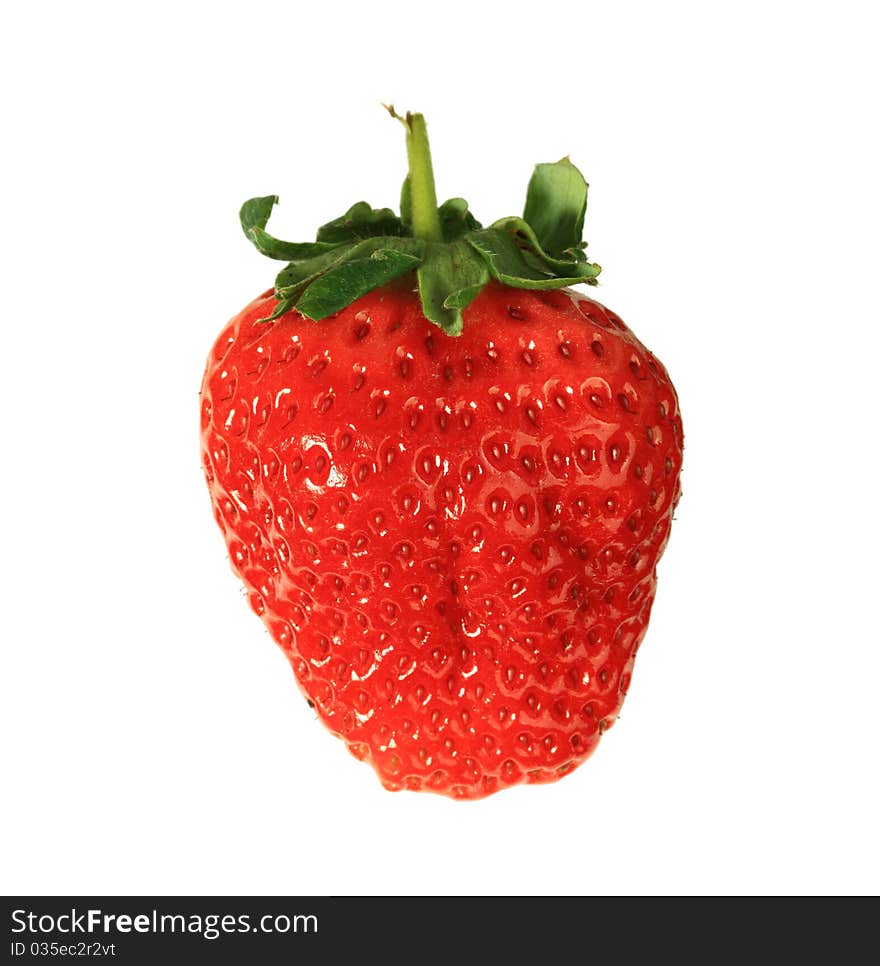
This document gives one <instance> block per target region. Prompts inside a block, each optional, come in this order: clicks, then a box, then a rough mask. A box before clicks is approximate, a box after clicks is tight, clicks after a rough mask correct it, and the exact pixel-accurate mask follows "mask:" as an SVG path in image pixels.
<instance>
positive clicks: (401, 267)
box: [239, 105, 601, 336]
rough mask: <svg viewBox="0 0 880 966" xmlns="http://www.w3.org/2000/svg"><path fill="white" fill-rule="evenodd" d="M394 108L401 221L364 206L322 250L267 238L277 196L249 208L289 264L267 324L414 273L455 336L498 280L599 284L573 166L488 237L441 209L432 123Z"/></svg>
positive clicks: (254, 237) (552, 171)
mask: <svg viewBox="0 0 880 966" xmlns="http://www.w3.org/2000/svg"><path fill="white" fill-rule="evenodd" d="M386 109H387V110H388V112H389V113H390V114H391V116H392V117H394V118H396V119H397V120H399V121H400V122H401V123H402V124H403V125H404V126H405V128H406V152H407V161H408V169H409V170H408V174H407V176H406V179H405V180H404V182H403V187H402V189H401V192H400V215H396V214H395V213H394V212H393V211H391V209H390V208H372V207H371V206H370V205H369V204H367V202H365V201H359V202H357V204H355V205H352V207H351V208H349V209H348V211H347V212H345V214H344V215H341V216H340V217H339V218H336V219H334V220H333V221H329V222H327V223H326V224H325V225H322V226H321V227H320V228H319V229H318V233H317V237H316V239H315V241H314V242H286V241H282V240H281V239H278V238H275V237H274V236H272V235H270V234H269V233H268V232H267V231H266V225H267V223H268V220H269V216H270V215H271V213H272V209H273V208H274V206H275V205H276V204H277V203H278V196H277V195H266V196H264V197H258V198H251V199H250V200H249V201H246V202H245V203H244V204H243V205H242V207H241V210H240V212H239V220H240V222H241V227H242V230H243V231H244V233H245V236H246V237H247V238H248V239H249V240H250V241H251V242H252V243H253V245H254V246H255V247H256V248H257V250H258V251H259V252H261V253H262V254H263V255H266V256H268V257H269V258H274V259H278V260H280V261H286V262H288V264H287V266H286V267H285V268H283V269H282V270H281V271H280V272H279V273H278V275H277V277H276V279H275V299H276V307H275V311H274V312H273V313H272V315H271V316H269V317H268V319H267V320H266V321H269V320H271V319H276V318H279V317H280V316H282V315H284V314H285V313H287V312H290V311H292V310H296V311H297V312H299V313H300V314H301V315H304V316H306V317H307V318H310V319H314V320H315V321H320V320H321V319H324V318H327V317H328V316H330V315H333V314H334V313H335V312H339V311H340V310H341V309H343V308H345V307H346V306H347V305H350V304H351V303H352V302H354V301H356V300H357V299H358V298H360V297H361V296H363V295H366V294H367V292H370V291H372V290H373V289H376V288H379V287H380V286H382V285H385V284H387V283H388V282H390V281H392V280H393V279H395V278H399V277H401V276H404V275H407V274H409V273H415V277H416V281H417V285H418V290H419V297H420V299H421V305H422V311H423V312H424V314H425V317H426V318H428V319H430V320H431V321H432V322H433V323H434V324H435V325H437V326H439V327H440V328H441V329H442V330H443V331H444V332H445V333H446V334H447V335H450V336H456V335H459V334H460V333H461V331H462V326H463V324H464V319H463V315H462V313H463V312H464V310H465V309H466V308H467V306H468V305H470V303H471V302H472V301H473V300H474V299H475V298H476V296H477V295H478V294H479V292H480V291H481V289H482V288H483V287H484V286H485V285H486V284H488V283H489V281H490V280H492V279H495V280H496V281H498V282H501V283H502V284H503V285H509V286H512V287H514V288H526V289H553V288H563V287H566V286H569V285H576V284H579V283H585V284H587V285H595V284H596V278H597V276H598V274H599V272H600V271H601V269H600V267H599V266H598V265H596V264H595V263H591V262H589V261H587V256H586V254H585V253H584V249H585V248H586V242H584V241H582V240H581V235H582V232H583V225H584V215H585V212H586V207H587V189H588V186H587V183H586V181H585V180H584V177H583V175H582V174H581V173H580V171H578V169H577V168H576V167H575V166H574V165H573V164H572V163H571V161H569V159H568V158H567V157H566V158H563V159H562V160H561V161H557V162H555V163H554V164H539V165H537V166H536V167H535V170H534V173H533V174H532V178H531V180H530V181H529V186H528V191H527V193H526V203H525V209H524V213H523V216H522V217H518V216H511V217H507V218H502V219H500V220H499V221H496V222H494V223H493V224H492V225H490V226H489V227H488V228H483V226H482V225H481V224H480V223H479V222H478V221H477V220H476V218H474V216H473V215H472V214H471V212H470V210H469V207H468V203H467V202H466V201H465V200H464V199H463V198H450V199H449V200H448V201H445V202H444V203H443V204H442V205H440V206H439V207H438V205H437V194H436V190H435V187H434V171H433V165H432V163H431V151H430V146H429V143H428V132H427V127H426V125H425V119H424V117H423V116H422V115H421V114H411V113H407V114H406V115H405V116H403V117H402V116H401V115H399V114H398V113H397V112H396V111H395V110H394V108H393V107H390V106H387V105H386Z"/></svg>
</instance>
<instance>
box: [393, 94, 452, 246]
mask: <svg viewBox="0 0 880 966" xmlns="http://www.w3.org/2000/svg"><path fill="white" fill-rule="evenodd" d="M387 110H388V113H389V114H390V115H391V116H392V117H393V118H396V119H397V120H398V121H400V122H401V123H402V124H403V126H404V127H405V128H406V159H407V163H408V164H409V174H408V175H407V177H406V181H404V183H403V184H404V187H403V190H402V192H401V195H402V199H401V206H400V207H401V211H402V212H403V211H404V210H405V208H406V207H407V205H408V206H409V211H408V212H407V214H408V215H409V219H408V220H409V222H410V224H411V225H412V232H413V235H414V236H415V237H416V238H421V239H423V240H424V241H428V242H437V241H442V239H443V230H442V228H441V227H440V214H439V212H438V211H437V192H436V190H435V188H434V166H433V164H432V163H431V146H430V144H429V143H428V128H427V125H426V124H425V118H424V117H423V116H422V115H421V114H410V113H408V112H407V115H406V117H401V116H400V115H399V114H398V113H397V111H395V110H394V108H393V107H391V106H389V107H388V108H387Z"/></svg>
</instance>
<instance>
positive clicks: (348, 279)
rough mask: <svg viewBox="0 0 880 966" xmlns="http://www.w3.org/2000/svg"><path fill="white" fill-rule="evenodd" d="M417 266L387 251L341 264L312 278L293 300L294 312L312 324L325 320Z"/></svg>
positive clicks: (412, 258) (405, 256)
mask: <svg viewBox="0 0 880 966" xmlns="http://www.w3.org/2000/svg"><path fill="white" fill-rule="evenodd" d="M418 264H419V259H418V258H417V257H416V256H414V255H409V254H407V253H406V252H401V251H394V250H393V249H387V248H380V249H378V250H377V251H374V252H373V253H372V254H371V255H369V256H368V257H367V258H353V259H351V260H348V261H345V262H343V263H342V264H341V265H338V266H336V267H335V268H331V269H330V270H329V271H327V272H325V273H324V274H323V275H320V276H319V277H318V278H316V279H315V281H314V282H312V284H311V285H309V287H308V288H307V289H306V290H305V292H303V294H302V295H301V296H300V298H299V299H298V300H297V303H296V310H297V311H298V312H301V313H302V314H303V315H305V316H306V317H307V318H310V319H314V320H315V321H316V322H318V321H320V320H321V319H326V318H327V316H328V315H333V313H334V312H339V311H340V310H341V309H344V308H345V307H346V306H347V305H351V303H352V302H354V301H355V300H356V299H359V298H360V297H361V296H362V295H366V293H367V292H371V291H372V290H373V289H374V288H378V287H379V286H380V285H385V284H386V282H390V281H391V280H392V279H395V278H397V277H398V276H400V275H404V274H405V273H406V272H411V271H412V270H413V269H414V268H415V267H416V266H417V265H418Z"/></svg>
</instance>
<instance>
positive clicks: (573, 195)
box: [523, 158, 587, 258]
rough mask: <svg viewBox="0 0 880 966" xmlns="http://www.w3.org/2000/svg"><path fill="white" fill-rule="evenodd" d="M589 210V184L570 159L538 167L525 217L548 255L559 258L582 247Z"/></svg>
mask: <svg viewBox="0 0 880 966" xmlns="http://www.w3.org/2000/svg"><path fill="white" fill-rule="evenodd" d="M586 210H587V182H586V181H585V180H584V176H583V175H582V174H581V173H580V171H578V169H577V168H576V167H575V166H574V165H573V164H572V163H571V161H569V160H568V158H563V159H562V160H561V161H557V162H556V163H555V164H538V165H536V166H535V171H534V173H533V174H532V178H531V180H530V181H529V187H528V192H527V193H526V207H525V211H524V212H523V218H524V219H525V220H526V221H527V222H528V223H529V224H530V225H531V226H532V228H533V229H534V232H535V235H536V236H537V238H538V242H539V244H540V247H541V248H542V249H543V250H544V251H545V252H547V253H548V254H550V255H551V256H553V257H555V258H558V257H560V256H561V255H562V254H563V253H565V252H567V251H570V250H573V249H577V248H578V246H579V245H580V242H581V237H582V235H583V232H584V215H585V213H586Z"/></svg>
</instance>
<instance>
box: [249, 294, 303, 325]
mask: <svg viewBox="0 0 880 966" xmlns="http://www.w3.org/2000/svg"><path fill="white" fill-rule="evenodd" d="M293 303H294V299H282V301H280V302H279V303H278V304H277V305H276V306H275V311H274V312H273V313H272V314H271V315H267V316H265V318H262V319H257V323H256V324H257V325H259V324H260V323H261V322H274V321H275V319H278V318H280V317H281V316H282V315H284V314H285V312H289V311H290V310H291V309H292V308H293Z"/></svg>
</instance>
